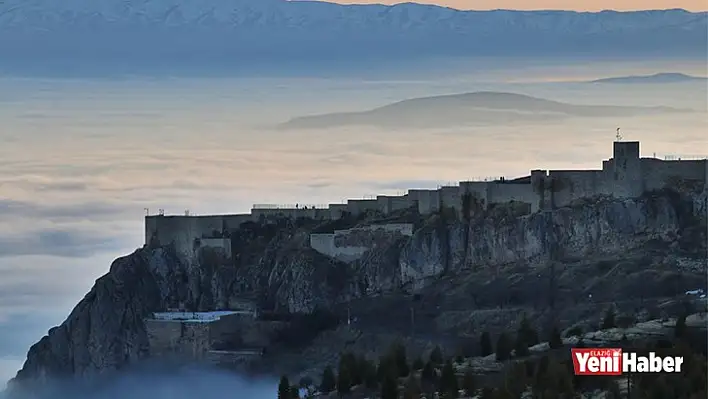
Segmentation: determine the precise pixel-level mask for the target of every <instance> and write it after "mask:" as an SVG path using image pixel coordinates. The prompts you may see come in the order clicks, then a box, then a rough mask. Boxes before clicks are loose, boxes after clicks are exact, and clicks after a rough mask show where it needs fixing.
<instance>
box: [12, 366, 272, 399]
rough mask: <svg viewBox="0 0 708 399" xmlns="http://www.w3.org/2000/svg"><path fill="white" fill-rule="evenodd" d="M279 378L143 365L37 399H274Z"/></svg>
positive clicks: (63, 384) (58, 386)
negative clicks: (240, 375)
mask: <svg viewBox="0 0 708 399" xmlns="http://www.w3.org/2000/svg"><path fill="white" fill-rule="evenodd" d="M277 384H278V381H277V380H274V379H268V378H243V377H239V376H237V375H235V374H234V373H233V372H228V371H224V370H217V369H212V368H204V367H200V368H196V367H191V368H182V369H170V370H168V369H164V368H162V369H160V370H158V369H156V368H155V367H152V366H145V365H141V366H139V367H136V368H135V369H134V370H131V371H127V372H123V373H121V374H118V375H110V376H106V377H105V378H103V379H102V380H93V381H91V382H90V384H79V383H76V382H72V383H70V382H68V381H57V382H53V383H49V384H48V386H46V387H45V388H44V389H43V390H42V391H36V392H33V393H32V395H33V396H32V398H33V399H122V398H131V399H192V398H200V399H223V398H225V397H228V398H234V399H270V398H275V397H276V396H277ZM24 396H25V395H22V394H18V393H17V392H13V394H12V395H11V394H9V393H5V396H4V397H3V394H2V393H0V399H26V398H25V397H24Z"/></svg>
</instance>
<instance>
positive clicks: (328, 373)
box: [320, 366, 337, 393]
mask: <svg viewBox="0 0 708 399" xmlns="http://www.w3.org/2000/svg"><path fill="white" fill-rule="evenodd" d="M336 387H337V378H336V377H335V375H334V371H333V370H332V367H330V366H327V367H326V368H325V369H324V371H323V372H322V382H321V383H320V392H322V393H330V392H332V391H334V389H335V388H336Z"/></svg>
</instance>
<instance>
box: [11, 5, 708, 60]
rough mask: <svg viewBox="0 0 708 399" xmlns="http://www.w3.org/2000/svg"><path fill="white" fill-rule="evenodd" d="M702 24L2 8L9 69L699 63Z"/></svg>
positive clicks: (354, 8) (441, 11)
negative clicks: (103, 63)
mask: <svg viewBox="0 0 708 399" xmlns="http://www.w3.org/2000/svg"><path fill="white" fill-rule="evenodd" d="M707 21H708V13H705V12H703V13H690V12H687V11H684V10H660V11H640V12H613V11H604V12H599V13H576V12H568V11H533V12H529V11H509V10H497V11H459V10H453V9H449V8H444V7H436V6H430V5H420V4H413V3H406V4H400V5H396V6H382V5H338V4H332V3H323V2H304V1H286V0H0V65H2V64H3V63H5V62H7V61H8V60H13V61H18V60H35V61H39V60H46V59H59V58H65V59H76V58H81V59H93V58H96V59H98V58H104V59H105V58H106V57H108V58H110V59H124V60H125V59H132V60H137V59H142V60H148V59H153V60H158V59H183V58H185V57H189V58H190V59H192V60H195V59H203V60H206V59H213V60H223V61H225V60H240V61H244V60H246V59H248V60H255V59H268V60H275V59H292V58H308V57H310V58H317V59H323V58H341V57H345V58H346V57H350V58H352V59H355V58H357V57H362V56H376V55H378V56H383V57H393V56H403V55H406V56H412V55H435V54H437V55H519V56H524V55H559V54H562V55H573V54H579V55H590V56H593V55H598V56H601V55H617V54H621V55H644V54H653V55H689V56H697V57H701V56H705V54H706V47H707V45H708V40H707V37H708V28H707Z"/></svg>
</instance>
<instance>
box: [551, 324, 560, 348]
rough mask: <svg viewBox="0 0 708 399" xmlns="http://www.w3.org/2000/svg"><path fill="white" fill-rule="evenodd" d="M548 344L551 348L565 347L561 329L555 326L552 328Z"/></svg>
mask: <svg viewBox="0 0 708 399" xmlns="http://www.w3.org/2000/svg"><path fill="white" fill-rule="evenodd" d="M548 346H550V347H551V349H560V348H562V347H563V339H561V333H560V330H558V327H553V329H552V330H551V336H550V338H549V339H548Z"/></svg>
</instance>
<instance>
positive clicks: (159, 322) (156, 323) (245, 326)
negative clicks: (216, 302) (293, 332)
mask: <svg viewBox="0 0 708 399" xmlns="http://www.w3.org/2000/svg"><path fill="white" fill-rule="evenodd" d="M256 316H257V314H256V312H251V311H216V312H163V313H154V314H153V316H152V317H150V318H148V319H146V320H145V328H146V331H147V335H148V342H149V348H150V356H151V357H154V358H162V359H170V360H172V361H176V362H214V359H215V358H223V359H230V360H231V361H235V362H240V361H243V360H248V361H251V360H253V359H252V358H253V357H256V358H257V357H259V356H260V354H261V352H262V349H263V348H265V347H267V346H268V345H269V344H270V337H271V336H272V334H273V333H274V331H276V330H277V329H278V328H280V327H281V326H280V324H281V323H279V322H273V321H263V320H258V319H257V318H256Z"/></svg>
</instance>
